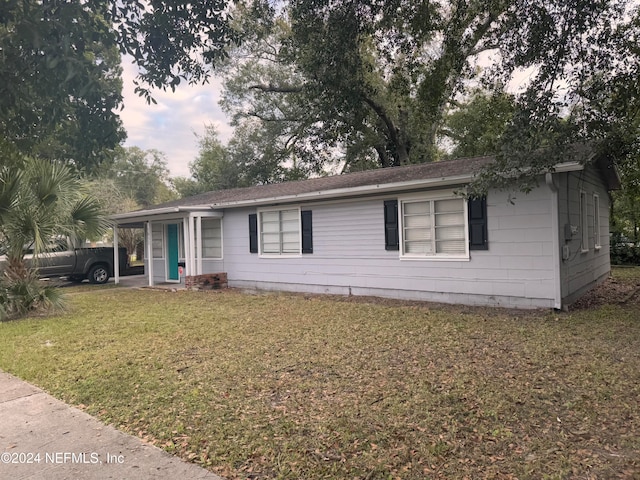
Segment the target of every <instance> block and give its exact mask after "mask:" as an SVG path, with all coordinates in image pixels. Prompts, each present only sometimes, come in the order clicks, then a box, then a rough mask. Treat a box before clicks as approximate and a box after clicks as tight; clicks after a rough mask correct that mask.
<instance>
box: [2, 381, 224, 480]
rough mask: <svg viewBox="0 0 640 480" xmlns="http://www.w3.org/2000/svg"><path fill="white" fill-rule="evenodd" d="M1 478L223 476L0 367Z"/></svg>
mask: <svg viewBox="0 0 640 480" xmlns="http://www.w3.org/2000/svg"><path fill="white" fill-rule="evenodd" d="M0 478H2V479H5V478H7V479H12V480H23V479H43V480H44V479H47V480H62V479H65V480H76V479H126V480H128V479H132V480H147V479H202V480H222V479H221V478H220V477H218V476H217V475H214V474H213V473H211V472H209V471H207V470H205V469H203V468H200V467H198V466H197V465H194V464H191V463H186V462H183V461H182V460H180V459H179V458H177V457H173V456H171V455H169V454H168V453H166V452H164V451H162V450H160V449H159V448H156V447H154V446H151V445H148V444H145V443H143V442H142V441H141V440H140V439H138V438H136V437H133V436H131V435H127V434H125V433H122V432H119V431H118V430H116V429H115V428H113V427H110V426H107V425H103V424H102V423H100V422H99V421H98V420H96V419H95V418H93V417H92V416H90V415H88V414H86V413H84V412H82V411H81V410H78V409H77V408H73V407H70V406H69V405H66V404H65V403H63V402H61V401H59V400H56V399H55V398H53V397H52V396H51V395H48V394H46V393H44V392H43V391H42V390H40V389H39V388H37V387H35V386H33V385H31V384H28V383H26V382H23V381H22V380H20V379H18V378H16V377H14V376H12V375H9V374H8V373H5V372H2V371H0Z"/></svg>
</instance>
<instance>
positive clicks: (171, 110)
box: [119, 58, 233, 176]
mask: <svg viewBox="0 0 640 480" xmlns="http://www.w3.org/2000/svg"><path fill="white" fill-rule="evenodd" d="M122 67H123V83H124V85H123V95H124V109H123V110H122V111H120V112H119V113H120V118H121V119H122V121H123V123H124V127H125V129H126V130H127V134H128V137H127V140H126V142H125V146H128V147H129V146H137V147H140V148H142V149H143V150H149V149H152V148H153V149H156V150H160V151H161V152H164V153H165V154H166V156H167V163H168V166H169V171H170V174H171V176H179V175H180V176H189V162H191V161H192V160H193V159H194V158H195V157H196V155H197V154H198V143H197V138H196V134H198V135H202V134H203V133H204V130H205V126H206V125H215V127H216V128H217V130H218V134H219V138H220V139H221V140H222V141H223V142H224V143H226V141H227V140H228V139H229V138H230V137H231V135H232V134H233V129H232V128H231V127H230V126H229V124H228V121H227V118H226V116H225V114H224V112H222V110H221V109H220V107H219V106H218V100H219V98H220V91H221V89H222V87H221V84H220V81H218V80H216V79H213V80H212V81H211V82H209V83H208V84H207V85H198V86H194V87H190V86H188V85H181V86H179V87H178V88H177V89H176V91H175V92H171V91H167V92H163V91H154V92H153V97H154V98H155V100H156V101H157V102H158V103H157V104H153V103H152V104H147V102H146V101H145V99H144V98H142V97H139V96H138V95H137V94H135V93H134V88H135V86H134V84H133V80H134V78H135V76H136V73H137V69H136V67H135V66H133V65H131V63H130V61H128V60H127V59H126V58H124V59H123V63H122Z"/></svg>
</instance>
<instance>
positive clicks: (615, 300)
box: [570, 275, 640, 311]
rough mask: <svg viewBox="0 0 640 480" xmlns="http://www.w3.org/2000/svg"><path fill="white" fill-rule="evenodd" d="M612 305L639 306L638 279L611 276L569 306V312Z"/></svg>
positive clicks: (639, 284) (639, 282)
mask: <svg viewBox="0 0 640 480" xmlns="http://www.w3.org/2000/svg"><path fill="white" fill-rule="evenodd" d="M612 304H615V305H628V304H629V305H640V279H638V278H633V277H631V278H625V277H622V278H620V277H619V276H616V275H614V276H611V277H609V278H607V279H606V280H605V281H604V282H603V283H601V284H600V285H598V286H597V287H595V288H594V289H592V290H591V291H589V292H587V294H586V295H584V296H583V297H582V298H580V299H579V300H578V301H577V302H575V303H574V304H573V305H571V307H570V310H572V311H575V310H588V309H591V308H596V307H600V306H603V305H612Z"/></svg>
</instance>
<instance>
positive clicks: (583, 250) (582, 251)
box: [580, 248, 589, 253]
mask: <svg viewBox="0 0 640 480" xmlns="http://www.w3.org/2000/svg"><path fill="white" fill-rule="evenodd" d="M580 253H589V249H588V248H587V249H586V250H585V249H584V248H582V249H580Z"/></svg>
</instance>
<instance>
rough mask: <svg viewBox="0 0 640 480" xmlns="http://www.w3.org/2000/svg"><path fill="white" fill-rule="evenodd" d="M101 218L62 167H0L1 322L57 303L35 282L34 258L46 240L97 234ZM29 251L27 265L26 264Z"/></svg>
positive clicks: (35, 163)
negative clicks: (4, 258) (26, 255)
mask: <svg viewBox="0 0 640 480" xmlns="http://www.w3.org/2000/svg"><path fill="white" fill-rule="evenodd" d="M106 226H107V224H106V220H105V218H104V217H103V215H102V213H101V209H100V206H99V203H98V201H97V199H95V198H94V197H92V196H91V195H90V194H89V192H87V190H86V187H85V185H84V184H83V182H82V181H81V180H80V179H79V178H77V176H76V175H75V174H74V173H73V172H72V170H71V169H69V168H68V167H67V166H65V165H61V164H58V163H52V162H49V161H47V160H42V159H35V158H25V159H24V160H23V161H22V162H21V163H20V164H17V163H13V164H10V165H5V166H2V167H0V244H1V245H2V247H3V248H2V250H3V251H4V252H3V253H5V254H6V261H5V264H4V268H3V271H2V275H1V277H0V319H1V318H3V317H12V316H20V315H24V314H25V313H27V312H29V311H33V310H35V309H39V308H47V307H56V306H59V305H60V304H61V299H60V295H59V294H58V293H57V290H55V289H52V288H51V287H45V286H43V285H42V284H41V283H40V282H39V281H38V278H37V267H38V257H39V256H41V255H42V254H43V253H44V251H45V247H46V246H47V245H48V244H49V242H50V240H51V238H53V237H55V236H66V237H69V238H70V239H71V241H72V242H74V243H75V241H77V240H79V239H83V240H84V239H86V238H91V237H96V236H99V235H101V234H102V233H103V232H104V230H105V229H106ZM27 249H29V250H31V251H32V252H33V260H32V263H31V265H28V264H27V263H26V261H25V254H26V252H27Z"/></svg>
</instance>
